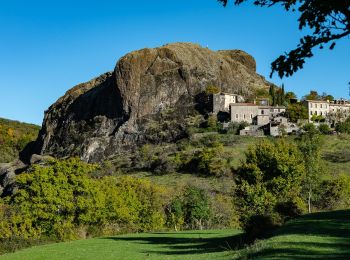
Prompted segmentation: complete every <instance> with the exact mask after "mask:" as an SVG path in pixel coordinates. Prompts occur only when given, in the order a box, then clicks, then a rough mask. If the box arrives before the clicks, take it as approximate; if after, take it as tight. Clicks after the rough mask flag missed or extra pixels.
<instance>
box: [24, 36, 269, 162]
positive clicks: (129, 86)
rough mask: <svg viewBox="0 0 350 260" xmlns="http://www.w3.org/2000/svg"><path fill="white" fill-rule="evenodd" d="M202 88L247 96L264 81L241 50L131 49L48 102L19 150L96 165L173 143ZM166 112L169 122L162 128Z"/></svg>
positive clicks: (192, 46)
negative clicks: (143, 147)
mask: <svg viewBox="0 0 350 260" xmlns="http://www.w3.org/2000/svg"><path fill="white" fill-rule="evenodd" d="M209 85H215V86H218V87H219V88H220V89H221V90H222V91H224V92H231V93H237V94H241V95H243V96H249V95H252V93H253V92H254V90H256V89H258V88H268V86H269V85H270V83H269V82H267V81H266V80H265V79H264V78H263V77H262V76H260V75H258V74H257V73H256V63H255V60H254V58H253V57H252V56H250V55H249V54H247V53H245V52H243V51H240V50H225V51H212V50H210V49H208V48H202V47H201V46H199V45H196V44H191V43H174V44H168V45H165V46H162V47H159V48H154V49H142V50H138V51H134V52H131V53H129V54H127V55H125V56H124V57H122V58H121V59H120V60H119V61H118V62H117V64H116V67H115V69H114V71H113V72H108V73H105V74H103V75H101V76H99V77H97V78H95V79H93V80H91V81H89V82H86V83H83V84H79V85H77V86H75V87H73V88H72V89H70V90H69V91H67V92H66V94H65V95H64V96H63V97H61V98H59V99H58V100H57V102H56V103H54V104H53V105H52V106H50V107H49V109H48V110H47V111H46V112H45V118H44V122H43V125H42V129H41V131H40V133H39V136H38V139H37V140H36V142H35V143H34V144H33V145H32V146H31V147H30V149H29V148H28V149H27V152H26V155H27V157H28V156H30V154H34V153H36V154H45V155H52V156H55V157H67V156H79V157H81V158H82V159H83V160H85V161H89V162H99V161H101V160H103V159H104V158H106V157H108V156H111V155H113V154H116V153H117V152H120V151H122V150H123V149H128V148H132V147H134V146H135V145H138V144H141V143H145V142H148V141H152V142H157V141H158V142H161V141H173V140H176V139H178V138H181V137H182V136H183V134H184V129H183V124H182V123H181V122H183V120H184V119H185V118H186V117H187V116H189V115H193V114H195V113H196V111H195V99H196V96H197V95H198V94H199V93H201V92H202V91H204V90H205V88H206V87H207V86H209ZM167 116H168V117H171V118H172V119H173V120H171V123H167V125H165V124H163V123H164V117H167ZM155 126H159V127H158V128H157V127H155ZM28 158H29V157H28Z"/></svg>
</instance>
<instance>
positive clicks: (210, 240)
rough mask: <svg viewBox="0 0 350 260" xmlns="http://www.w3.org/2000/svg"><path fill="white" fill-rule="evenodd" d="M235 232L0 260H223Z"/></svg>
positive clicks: (96, 243) (43, 250) (154, 236)
mask: <svg viewBox="0 0 350 260" xmlns="http://www.w3.org/2000/svg"><path fill="white" fill-rule="evenodd" d="M238 239H240V232H239V231H238V230H205V231H188V232H177V233H146V234H131V235H122V236H115V237H105V238H95V239H88V240H81V241H73V242H66V243H58V244H49V245H45V246H38V247H32V248H29V249H25V250H22V251H18V252H16V253H13V254H8V255H3V256H2V257H0V259H21V260H22V259H51V260H54V259H225V258H228V257H229V256H230V255H231V254H232V253H231V251H230V249H231V247H230V245H232V244H236V243H237V242H238Z"/></svg>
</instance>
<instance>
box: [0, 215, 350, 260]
mask: <svg viewBox="0 0 350 260" xmlns="http://www.w3.org/2000/svg"><path fill="white" fill-rule="evenodd" d="M242 241H243V235H242V233H240V231H238V230H229V229H226V230H203V231H186V232H170V233H165V232H164V233H163V232H160V233H145V234H130V235H121V236H114V237H105V238H95V239H88V240H80V241H73V242H66V243H58V244H49V245H44V246H37V247H32V248H29V249H25V250H22V251H18V252H16V253H12V254H7V255H3V256H2V257H0V259H237V258H246V259H255V258H256V259H271V258H276V259H296V258H302V259H305V258H317V259H335V258H336V259H349V257H350V210H343V211H333V212H323V213H314V214H309V215H305V216H303V217H301V218H298V219H295V220H293V221H290V222H288V223H287V224H286V225H285V226H283V227H282V228H280V229H278V230H277V231H276V232H275V233H274V234H272V237H270V238H269V239H266V240H261V241H258V242H257V243H255V244H254V245H252V246H249V247H247V248H243V249H239V248H240V247H242Z"/></svg>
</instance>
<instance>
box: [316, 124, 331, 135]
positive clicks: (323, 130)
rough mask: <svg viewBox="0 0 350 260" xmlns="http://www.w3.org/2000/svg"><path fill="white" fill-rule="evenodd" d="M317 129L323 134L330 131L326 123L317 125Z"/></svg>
mask: <svg viewBox="0 0 350 260" xmlns="http://www.w3.org/2000/svg"><path fill="white" fill-rule="evenodd" d="M318 130H319V131H320V132H321V134H324V135H328V134H330V132H331V129H330V127H329V125H327V124H320V126H319V127H318Z"/></svg>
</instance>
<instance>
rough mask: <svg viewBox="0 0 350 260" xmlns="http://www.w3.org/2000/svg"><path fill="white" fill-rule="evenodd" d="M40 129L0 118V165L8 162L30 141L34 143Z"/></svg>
mask: <svg viewBox="0 0 350 260" xmlns="http://www.w3.org/2000/svg"><path fill="white" fill-rule="evenodd" d="M39 129H40V127H39V126H36V125H32V124H25V123H20V122H17V121H11V120H6V119H2V118H0V163H3V162H10V161H12V160H13V159H15V158H16V157H17V156H18V152H20V151H21V150H22V149H23V148H24V147H25V146H26V145H27V144H28V143H29V142H30V141H34V140H35V139H36V137H37V135H38V132H39Z"/></svg>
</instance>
